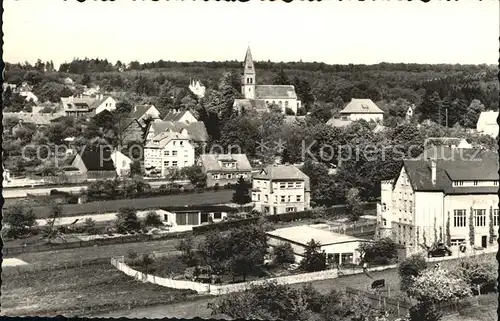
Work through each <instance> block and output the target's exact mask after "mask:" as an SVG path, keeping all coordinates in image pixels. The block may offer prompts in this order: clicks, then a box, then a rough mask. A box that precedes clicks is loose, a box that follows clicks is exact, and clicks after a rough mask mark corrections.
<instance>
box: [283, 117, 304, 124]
mask: <svg viewBox="0 0 500 321" xmlns="http://www.w3.org/2000/svg"><path fill="white" fill-rule="evenodd" d="M305 119H306V116H285V119H284V121H285V123H287V124H293V123H297V122H301V121H305Z"/></svg>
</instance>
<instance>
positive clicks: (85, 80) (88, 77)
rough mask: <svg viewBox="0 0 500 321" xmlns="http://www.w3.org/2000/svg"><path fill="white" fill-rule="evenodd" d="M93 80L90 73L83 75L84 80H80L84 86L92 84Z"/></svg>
mask: <svg viewBox="0 0 500 321" xmlns="http://www.w3.org/2000/svg"><path fill="white" fill-rule="evenodd" d="M91 82H92V78H90V75H88V74H84V75H83V76H82V80H81V81H80V83H81V84H82V85H84V86H88V85H90V83H91Z"/></svg>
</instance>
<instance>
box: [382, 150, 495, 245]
mask: <svg viewBox="0 0 500 321" xmlns="http://www.w3.org/2000/svg"><path fill="white" fill-rule="evenodd" d="M426 152H427V151H426ZM498 168H499V166H498V154H497V153H495V152H491V151H486V150H480V149H460V148H450V147H441V148H440V149H439V151H438V152H436V151H432V152H427V153H424V154H423V155H420V156H419V157H417V158H415V159H406V160H404V161H403V166H402V168H401V171H400V173H399V175H398V177H396V178H395V179H393V180H388V181H383V182H382V183H381V202H380V204H379V206H378V209H377V221H378V231H377V235H378V237H384V236H385V237H391V238H392V239H393V240H395V241H396V242H399V243H400V244H402V245H406V246H407V247H409V248H413V249H416V248H418V247H419V246H420V245H426V246H430V245H432V244H433V243H435V242H444V243H449V244H451V245H452V246H455V245H459V244H461V243H467V244H468V245H469V246H470V244H471V243H472V244H474V245H475V246H481V247H489V246H491V243H490V242H491V241H493V242H496V241H495V240H494V239H496V237H497V235H496V234H497V233H496V232H495V235H490V233H489V226H490V222H491V224H492V225H493V227H494V230H495V231H497V230H498V194H497V193H498V180H499V176H498ZM470 221H472V224H473V230H474V237H473V238H470V237H469V232H470V230H471V227H470ZM447 226H449V231H447ZM448 234H449V235H450V237H449V239H447V235H448Z"/></svg>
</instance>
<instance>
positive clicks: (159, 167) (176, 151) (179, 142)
mask: <svg viewBox="0 0 500 321" xmlns="http://www.w3.org/2000/svg"><path fill="white" fill-rule="evenodd" d="M194 157H195V156H194V147H193V145H192V144H191V143H190V139H189V136H188V135H186V134H182V133H175V132H165V133H160V134H158V135H157V136H155V137H153V138H152V139H151V140H150V141H149V142H148V143H147V144H146V146H145V147H144V168H145V169H146V172H149V173H152V172H156V173H159V174H161V175H162V176H166V175H167V174H168V171H169V169H172V168H182V167H188V166H192V165H194V160H195V158H194Z"/></svg>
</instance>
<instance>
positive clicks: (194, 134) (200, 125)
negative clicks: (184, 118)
mask: <svg viewBox="0 0 500 321" xmlns="http://www.w3.org/2000/svg"><path fill="white" fill-rule="evenodd" d="M164 132H175V133H182V134H185V135H188V136H189V138H190V140H191V141H192V142H206V141H208V132H207V128H206V127H205V123H204V122H202V121H195V122H180V121H161V120H156V121H153V122H151V123H150V124H149V125H148V128H147V130H146V142H148V141H150V140H151V139H153V137H155V136H156V135H158V134H161V133H164Z"/></svg>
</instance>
